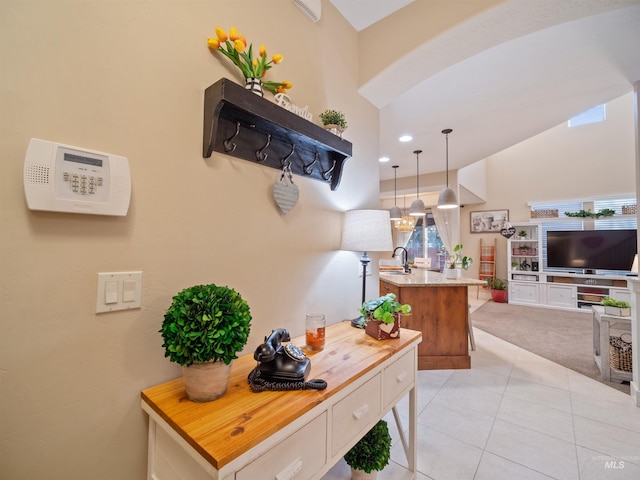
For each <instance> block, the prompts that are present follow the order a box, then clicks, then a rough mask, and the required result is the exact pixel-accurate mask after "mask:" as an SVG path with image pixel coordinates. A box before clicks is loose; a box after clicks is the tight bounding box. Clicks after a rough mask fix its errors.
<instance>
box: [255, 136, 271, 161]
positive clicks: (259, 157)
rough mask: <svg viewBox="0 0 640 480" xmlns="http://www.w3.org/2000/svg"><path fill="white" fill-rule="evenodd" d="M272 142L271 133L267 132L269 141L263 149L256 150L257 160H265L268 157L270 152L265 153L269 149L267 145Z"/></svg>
mask: <svg viewBox="0 0 640 480" xmlns="http://www.w3.org/2000/svg"><path fill="white" fill-rule="evenodd" d="M270 143H271V134H270V133H267V143H266V144H265V146H264V147H262V148H261V149H259V150H256V160H257V161H259V162H264V161H265V160H266V159H267V156H268V155H269V154H267V153H265V152H264V151H265V150H266V149H267V147H268V146H269V144H270Z"/></svg>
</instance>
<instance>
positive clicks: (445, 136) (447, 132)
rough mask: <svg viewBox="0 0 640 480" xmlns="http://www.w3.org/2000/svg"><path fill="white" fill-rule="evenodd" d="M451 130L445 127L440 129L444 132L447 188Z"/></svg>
mask: <svg viewBox="0 0 640 480" xmlns="http://www.w3.org/2000/svg"><path fill="white" fill-rule="evenodd" d="M451 132H453V130H452V129H450V128H445V129H444V130H442V133H444V138H445V145H446V155H445V168H446V170H445V174H446V180H447V188H449V134H450V133H451Z"/></svg>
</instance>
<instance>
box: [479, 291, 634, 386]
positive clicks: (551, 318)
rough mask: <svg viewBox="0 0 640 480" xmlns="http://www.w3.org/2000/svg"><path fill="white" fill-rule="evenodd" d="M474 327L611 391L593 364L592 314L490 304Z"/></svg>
mask: <svg viewBox="0 0 640 480" xmlns="http://www.w3.org/2000/svg"><path fill="white" fill-rule="evenodd" d="M471 321H472V323H473V326H474V327H476V328H479V329H481V330H484V331H485V332H487V333H490V334H491V335H494V336H496V337H498V338H501V339H502V340H505V341H507V342H509V343H512V344H514V345H517V346H518V347H521V348H524V349H525V350H528V351H530V352H533V353H535V354H536V355H540V356H541V357H544V358H546V359H549V360H551V361H553V362H555V363H558V364H560V365H562V366H564V367H567V368H570V369H571V370H574V371H576V372H579V373H581V374H583V375H586V376H587V377H590V378H593V379H595V380H598V381H599V382H602V383H605V384H606V385H609V386H610V387H613V388H616V389H618V390H621V391H623V392H626V393H629V384H628V383H623V384H620V383H613V382H603V381H602V378H601V377H600V371H599V370H598V367H597V366H596V364H595V362H594V360H593V320H592V317H591V314H590V313H588V312H571V311H564V310H555V309H548V308H539V307H525V306H521V305H510V304H508V303H494V302H492V301H489V302H487V303H485V304H484V305H482V306H481V307H479V308H478V309H476V310H474V311H473V312H472V313H471Z"/></svg>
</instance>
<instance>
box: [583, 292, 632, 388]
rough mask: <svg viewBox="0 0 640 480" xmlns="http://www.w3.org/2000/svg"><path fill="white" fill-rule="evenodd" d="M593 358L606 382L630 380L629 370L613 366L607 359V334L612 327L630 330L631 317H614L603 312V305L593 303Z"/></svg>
mask: <svg viewBox="0 0 640 480" xmlns="http://www.w3.org/2000/svg"><path fill="white" fill-rule="evenodd" d="M591 308H592V310H593V360H594V361H595V362H596V365H597V366H598V368H599V369H600V375H602V380H604V381H606V382H617V383H622V382H630V381H631V380H632V376H633V375H632V373H631V372H624V371H622V370H616V369H615V368H613V367H612V366H611V364H610V361H609V335H610V330H611V328H612V327H617V328H620V329H621V330H625V331H629V332H631V317H616V316H615V315H607V314H605V313H604V307H603V306H600V305H593V306H592V307H591Z"/></svg>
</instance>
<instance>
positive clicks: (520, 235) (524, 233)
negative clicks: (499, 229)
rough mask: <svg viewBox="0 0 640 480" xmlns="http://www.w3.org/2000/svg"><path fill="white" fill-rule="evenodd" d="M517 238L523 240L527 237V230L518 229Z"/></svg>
mask: <svg viewBox="0 0 640 480" xmlns="http://www.w3.org/2000/svg"><path fill="white" fill-rule="evenodd" d="M518 238H519V239H520V240H525V239H526V238H527V231H526V230H520V231H519V232H518Z"/></svg>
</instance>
